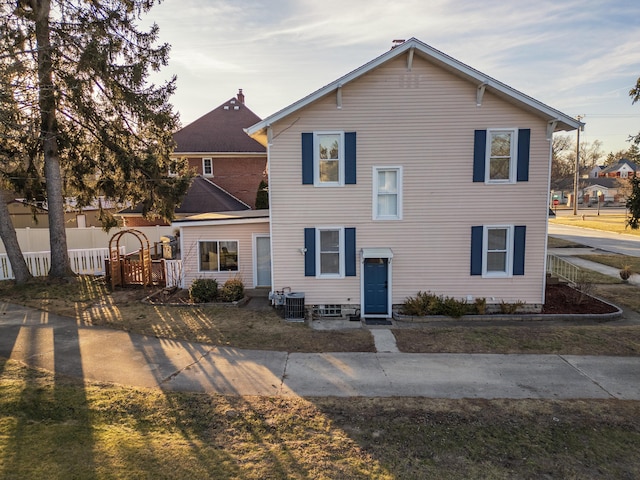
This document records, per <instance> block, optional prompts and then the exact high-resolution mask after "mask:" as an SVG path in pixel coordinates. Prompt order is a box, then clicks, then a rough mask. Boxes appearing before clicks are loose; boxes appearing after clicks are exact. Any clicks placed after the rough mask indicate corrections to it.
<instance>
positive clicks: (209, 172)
mask: <svg viewBox="0 0 640 480" xmlns="http://www.w3.org/2000/svg"><path fill="white" fill-rule="evenodd" d="M202 175H204V176H205V177H213V159H212V158H203V159H202Z"/></svg>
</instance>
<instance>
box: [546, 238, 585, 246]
mask: <svg viewBox="0 0 640 480" xmlns="http://www.w3.org/2000/svg"><path fill="white" fill-rule="evenodd" d="M547 243H548V245H547V246H548V247H549V248H587V247H586V246H585V245H582V244H580V243H576V242H572V241H570V240H564V239H562V238H557V237H552V236H549V238H548V242H547Z"/></svg>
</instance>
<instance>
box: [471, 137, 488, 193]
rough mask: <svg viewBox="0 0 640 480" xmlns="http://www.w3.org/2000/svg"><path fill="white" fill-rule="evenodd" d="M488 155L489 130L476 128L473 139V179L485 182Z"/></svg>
mask: <svg viewBox="0 0 640 480" xmlns="http://www.w3.org/2000/svg"><path fill="white" fill-rule="evenodd" d="M486 156H487V131H486V130H476V131H475V137H474V140H473V181H474V182H484V171H485V162H486Z"/></svg>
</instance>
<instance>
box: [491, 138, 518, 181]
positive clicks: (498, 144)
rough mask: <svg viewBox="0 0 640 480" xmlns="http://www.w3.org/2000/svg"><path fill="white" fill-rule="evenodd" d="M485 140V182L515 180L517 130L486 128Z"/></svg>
mask: <svg viewBox="0 0 640 480" xmlns="http://www.w3.org/2000/svg"><path fill="white" fill-rule="evenodd" d="M487 140H488V141H487V163H486V169H487V171H486V179H487V182H488V183H513V182H515V172H516V163H515V162H516V159H517V151H518V135H517V130H515V129H504V130H488V131H487Z"/></svg>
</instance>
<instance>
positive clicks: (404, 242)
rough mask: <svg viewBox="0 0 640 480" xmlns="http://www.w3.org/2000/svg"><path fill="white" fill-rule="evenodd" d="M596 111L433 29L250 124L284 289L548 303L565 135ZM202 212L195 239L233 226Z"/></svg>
mask: <svg viewBox="0 0 640 480" xmlns="http://www.w3.org/2000/svg"><path fill="white" fill-rule="evenodd" d="M580 126H581V123H580V122H579V121H578V120H576V119H574V118H572V117H570V116H568V115H566V114H564V113H561V112H559V111H557V110H555V109H553V108H551V107H549V106H547V105H545V104H543V103H541V102H539V101H537V100H535V99H533V98H531V97H529V96H527V95H524V94H523V93H520V92H519V91H517V90H515V89H513V88H511V87H509V86H507V85H505V84H503V83H501V82H499V81H497V80H495V79H493V78H492V77H489V76H487V75H485V74H483V73H481V72H479V71H477V70H475V69H473V68H471V67H469V66H467V65H465V64H463V63H461V62H459V61H457V60H455V59H453V58H451V57H449V56H448V55H446V54H444V53H442V52H440V51H438V50H436V49H434V48H432V47H430V46H428V45H426V44H424V43H422V42H420V41H419V40H416V39H413V38H412V39H410V40H408V41H406V42H404V43H402V44H400V45H399V46H397V47H395V48H393V49H391V50H390V51H387V52H386V53H384V54H383V55H381V56H379V57H378V58H375V59H373V60H372V61H370V62H368V63H366V64H365V65H363V66H361V67H360V68H358V69H356V70H354V71H352V72H351V73H348V74H347V75H345V76H343V77H341V78H339V79H337V80H336V81H334V82H332V83H330V84H328V85H327V86H325V87H323V88H321V89H320V90H317V91H315V92H313V93H311V94H310V95H308V96H306V97H304V98H302V99H301V100H299V101H297V102H295V103H294V104H292V105H290V106H288V107H286V108H284V109H282V110H280V111H279V112H277V113H275V114H273V115H271V116H269V117H268V118H266V119H264V120H262V121H260V122H257V123H256V124H255V125H253V126H250V127H249V128H247V129H246V132H247V133H248V134H249V135H250V136H251V137H252V138H253V139H255V140H257V141H259V142H260V143H261V144H262V145H264V146H265V147H267V151H268V165H269V185H270V186H269V194H270V214H269V221H270V227H269V233H270V247H271V252H270V255H271V279H272V282H271V285H272V288H273V289H274V290H283V289H286V288H290V289H292V290H293V291H294V292H302V293H304V297H305V305H306V307H307V308H314V309H315V310H316V311H318V312H319V313H320V314H322V313H326V312H331V313H332V314H335V313H342V314H345V313H352V312H353V311H354V310H355V309H360V311H361V314H362V315H363V316H365V317H389V316H390V315H391V313H392V306H393V305H396V304H401V303H402V302H403V301H404V300H405V298H406V297H408V296H413V295H415V294H416V293H417V292H418V291H419V290H422V291H431V292H433V293H436V294H442V295H447V296H452V297H456V298H461V299H468V300H470V301H472V300H473V299H475V298H486V299H487V302H488V303H496V304H497V303H500V302H501V301H504V302H516V301H522V302H526V304H527V305H528V306H529V308H530V309H532V310H537V309H539V308H540V307H541V305H542V304H543V303H544V292H545V281H546V280H545V258H546V248H547V211H548V208H547V206H548V204H549V178H550V174H549V172H550V165H551V163H550V162H551V149H550V141H551V138H552V135H553V133H554V132H556V131H560V130H561V131H570V130H574V129H576V128H579V127H580ZM444 168H446V170H447V171H450V172H456V174H455V175H450V176H447V177H446V178H444V177H443V176H442V175H441V172H442V170H443V169H444ZM241 217H242V216H238V217H237V218H235V219H234V220H233V221H235V222H239V223H242V224H243V225H244V226H245V228H250V226H251V225H250V224H249V223H248V222H249V221H250V220H249V219H246V218H245V219H243V218H241ZM203 220H204V219H203ZM252 221H256V219H253V220H252ZM222 223H224V224H225V225H221V227H224V228H229V224H230V221H228V220H224V221H223V222H222ZM190 225H191V226H190V227H189V228H199V230H198V231H197V232H196V231H195V230H194V231H192V232H191V233H190V234H189V235H187V232H186V231H185V232H184V233H183V236H182V238H183V241H185V240H186V241H187V243H189V242H191V243H190V245H191V244H192V245H191V246H192V247H193V248H194V250H200V249H202V248H207V246H206V245H202V243H201V245H200V246H196V243H197V242H198V241H199V240H198V239H199V238H204V237H206V239H207V241H209V242H211V241H217V240H219V241H226V240H228V239H229V238H231V237H233V234H232V232H231V231H230V230H228V231H221V230H216V226H215V224H214V223H213V222H206V221H205V222H202V223H199V224H196V223H195V222H192V223H191V224H190ZM221 227H219V228H221ZM260 228H264V225H261V227H260ZM185 230H187V228H185ZM263 232H264V231H263ZM263 234H264V233H263ZM245 237H246V238H247V239H248V238H250V235H249V231H247V233H246V235H245ZM244 245H245V246H244V247H243V245H242V242H239V243H238V248H239V252H238V254H239V256H240V257H242V256H244V257H245V258H246V257H249V256H251V255H252V254H253V253H254V252H255V245H254V246H253V248H252V245H251V242H249V241H248V240H247V241H245V242H244ZM254 263H255V261H254ZM249 264H250V262H248V263H247V265H249ZM247 268H248V267H247ZM214 275H215V273H214Z"/></svg>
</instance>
